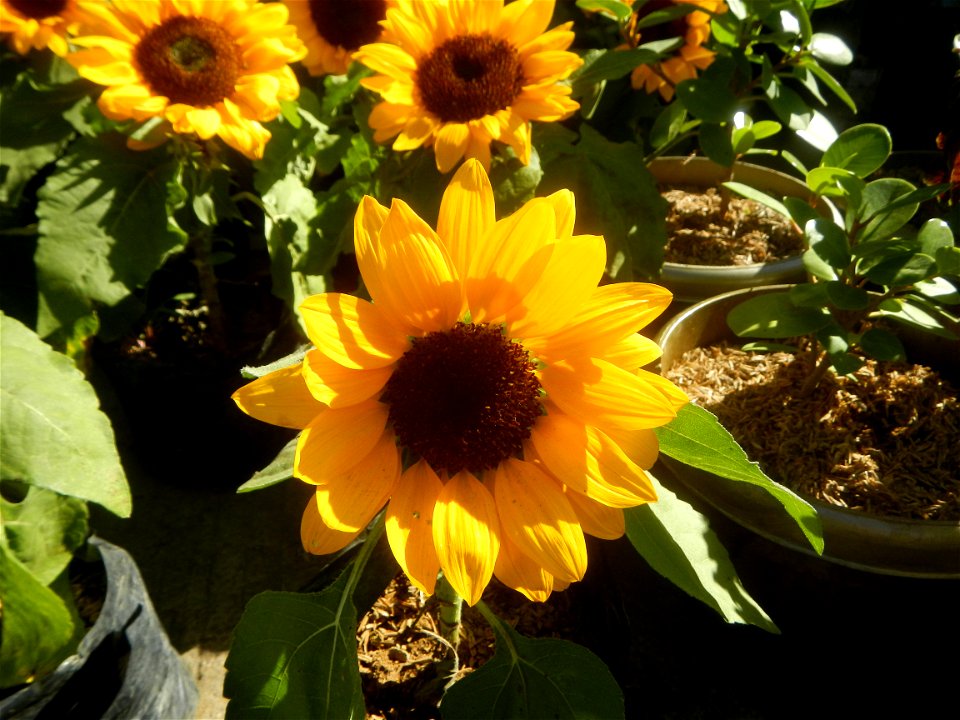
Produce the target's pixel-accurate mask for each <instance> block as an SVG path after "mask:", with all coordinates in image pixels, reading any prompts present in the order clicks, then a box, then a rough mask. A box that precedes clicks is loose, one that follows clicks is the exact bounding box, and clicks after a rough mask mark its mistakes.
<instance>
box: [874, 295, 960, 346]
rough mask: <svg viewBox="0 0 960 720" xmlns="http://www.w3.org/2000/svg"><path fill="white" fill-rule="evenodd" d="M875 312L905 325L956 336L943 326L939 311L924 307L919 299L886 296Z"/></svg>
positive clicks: (951, 336)
mask: <svg viewBox="0 0 960 720" xmlns="http://www.w3.org/2000/svg"><path fill="white" fill-rule="evenodd" d="M876 314H877V315H878V316H880V317H885V318H890V319H891V320H894V321H896V322H898V323H901V324H903V325H906V326H907V327H912V328H916V329H917V330H923V331H925V332H931V333H933V334H934V335H939V336H941V337H945V338H948V339H950V340H955V339H956V338H957V336H956V335H955V334H954V333H952V332H951V331H950V330H947V329H946V328H945V327H944V325H943V322H942V319H941V318H940V316H939V313H938V312H937V311H936V310H933V309H932V308H931V307H928V306H926V307H925V306H924V304H923V303H921V302H920V300H919V299H913V300H911V299H908V298H888V299H886V300H884V301H883V302H881V303H880V305H879V307H878V308H877V312H876Z"/></svg>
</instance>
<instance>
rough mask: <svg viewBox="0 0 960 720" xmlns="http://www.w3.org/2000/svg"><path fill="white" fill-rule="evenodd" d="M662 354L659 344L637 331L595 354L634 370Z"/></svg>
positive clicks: (618, 365) (619, 365)
mask: <svg viewBox="0 0 960 720" xmlns="http://www.w3.org/2000/svg"><path fill="white" fill-rule="evenodd" d="M591 354H592V353H591ZM662 354H663V351H661V350H660V346H659V345H657V344H656V343H655V342H654V341H653V340H651V339H650V338H648V337H644V336H643V335H640V334H638V333H634V334H633V335H630V336H629V337H627V338H624V339H623V340H621V341H620V342H617V343H614V344H613V345H611V346H610V347H608V348H607V349H606V350H602V351H600V352H598V353H596V355H597V356H599V357H601V358H602V359H604V360H606V361H607V362H609V363H613V364H614V365H616V366H617V367H621V368H623V369H624V370H636V369H637V368H640V367H643V366H644V365H648V364H650V363H652V362H653V361H654V360H656V359H657V358H659V357H660V356H661V355H662ZM538 357H539V356H538Z"/></svg>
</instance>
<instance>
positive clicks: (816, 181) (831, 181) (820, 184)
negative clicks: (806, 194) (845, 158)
mask: <svg viewBox="0 0 960 720" xmlns="http://www.w3.org/2000/svg"><path fill="white" fill-rule="evenodd" d="M847 178H856V175H854V174H853V173H852V172H850V171H849V170H845V169H844V168H836V167H816V168H813V169H812V170H811V171H810V172H808V173H807V178H806V179H807V187H809V188H810V189H811V190H813V191H814V192H815V193H816V194H817V195H826V196H828V197H844V196H845V195H847V194H848V191H847V189H846V187H845V186H844V185H843V184H842V182H841V181H842V180H843V179H847ZM857 204H859V203H857Z"/></svg>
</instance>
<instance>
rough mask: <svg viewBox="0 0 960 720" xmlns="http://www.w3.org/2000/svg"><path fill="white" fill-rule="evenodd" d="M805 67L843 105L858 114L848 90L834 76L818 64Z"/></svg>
mask: <svg viewBox="0 0 960 720" xmlns="http://www.w3.org/2000/svg"><path fill="white" fill-rule="evenodd" d="M803 67H804V68H806V69H807V70H809V71H810V73H811V74H812V75H814V76H816V78H817V79H818V80H819V81H820V82H822V83H823V84H824V85H826V86H827V87H828V88H830V92H832V93H833V94H834V95H836V96H837V97H838V98H840V100H841V101H842V102H843V104H844V105H846V106H847V107H848V108H850V112H853V113H855V112H857V103H856V102H855V101H854V99H853V98H852V97H850V93H848V92H847V91H846V88H844V87H843V85H841V84H840V82H839V81H838V80H837V79H836V78H835V77H833V75H831V74H830V73H829V72H827V71H826V70H825V69H824V68H823V67H822V66H821V65H819V64H817V63H816V62H809V63H805V64H804V65H803Z"/></svg>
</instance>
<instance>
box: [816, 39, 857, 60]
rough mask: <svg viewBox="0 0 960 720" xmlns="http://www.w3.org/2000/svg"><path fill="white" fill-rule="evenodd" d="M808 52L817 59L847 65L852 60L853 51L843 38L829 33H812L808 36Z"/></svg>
mask: <svg viewBox="0 0 960 720" xmlns="http://www.w3.org/2000/svg"><path fill="white" fill-rule="evenodd" d="M810 52H811V53H812V54H813V56H814V57H815V58H816V59H817V60H822V61H823V62H828V63H830V64H831V65H849V64H850V63H851V62H853V51H851V50H850V48H849V47H847V44H846V43H845V42H844V41H843V40H841V39H840V38H838V37H837V36H836V35H831V34H830V33H822V32H818V33H813V35H812V36H811V37H810Z"/></svg>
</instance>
